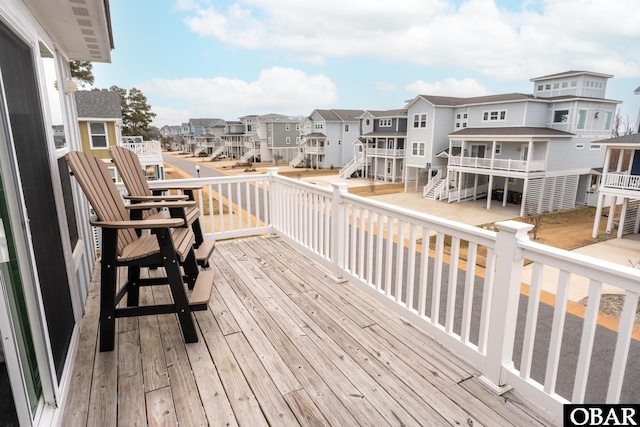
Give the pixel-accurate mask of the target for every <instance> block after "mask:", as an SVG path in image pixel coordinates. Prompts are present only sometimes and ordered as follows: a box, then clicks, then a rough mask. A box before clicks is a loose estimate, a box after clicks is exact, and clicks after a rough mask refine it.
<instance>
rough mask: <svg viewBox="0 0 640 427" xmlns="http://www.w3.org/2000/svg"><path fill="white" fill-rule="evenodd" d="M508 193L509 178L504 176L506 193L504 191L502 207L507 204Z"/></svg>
mask: <svg viewBox="0 0 640 427" xmlns="http://www.w3.org/2000/svg"><path fill="white" fill-rule="evenodd" d="M507 194H509V178H508V177H506V176H505V177H504V193H502V207H503V208H504V207H505V206H507Z"/></svg>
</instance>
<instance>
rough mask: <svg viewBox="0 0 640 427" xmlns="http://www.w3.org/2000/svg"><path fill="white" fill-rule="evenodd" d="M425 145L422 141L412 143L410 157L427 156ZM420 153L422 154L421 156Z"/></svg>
mask: <svg viewBox="0 0 640 427" xmlns="http://www.w3.org/2000/svg"><path fill="white" fill-rule="evenodd" d="M426 148H427V143H426V142H424V141H413V142H412V143H411V155H412V156H414V157H425V156H426V154H427V150H426ZM421 153H422V154H421Z"/></svg>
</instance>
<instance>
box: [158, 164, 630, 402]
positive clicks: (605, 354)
mask: <svg viewBox="0 0 640 427" xmlns="http://www.w3.org/2000/svg"><path fill="white" fill-rule="evenodd" d="M165 161H166V162H167V163H170V164H173V165H175V166H176V167H178V168H180V169H182V170H183V171H185V172H186V173H189V174H192V176H196V169H195V164H194V163H193V162H190V161H187V160H182V159H179V158H176V157H173V156H166V157H165ZM200 176H201V177H216V176H225V174H223V173H221V172H218V171H215V170H213V169H210V168H208V167H206V166H203V167H201V168H200ZM233 191H234V192H235V189H234V190H233ZM245 206H246V204H245ZM367 241H368V239H367V238H365V242H367ZM383 248H386V243H385V244H383ZM392 250H393V252H394V254H395V253H396V251H397V246H395V244H394V246H393V249H392ZM403 250H405V251H406V249H403ZM374 252H375V251H374ZM365 253H366V252H365ZM383 256H385V254H383ZM404 259H405V260H407V261H405V263H406V262H408V254H407V253H406V252H405V256H404ZM429 262H430V263H431V264H432V263H433V260H430V261H429ZM380 264H381V265H382V266H383V268H384V266H385V265H386V263H384V262H381V263H380ZM405 265H406V264H405ZM419 268H420V259H419V257H418V258H417V259H416V269H419ZM429 271H431V272H433V271H434V269H433V268H432V267H430V268H429ZM392 274H393V276H392V277H395V271H394V272H392ZM464 275H465V272H464V271H462V270H459V271H458V276H459V277H458V283H459V284H460V283H464V277H465V276H464ZM381 277H385V272H384V271H383V272H382V275H381ZM442 277H443V278H445V281H446V278H448V277H449V275H448V265H446V264H445V265H444V270H443V274H442ZM416 280H417V279H416ZM483 281H484V279H482V278H479V277H477V278H476V283H475V292H474V301H475V302H474V307H478V308H479V307H481V301H482V289H483ZM443 286H444V289H443V290H442V293H441V298H442V301H441V304H440V306H441V307H445V306H446V297H447V289H446V286H447V285H446V284H444V285H443ZM405 288H406V285H405ZM429 294H430V293H429ZM414 295H417V292H414ZM462 297H463V295H462V292H460V290H459V291H458V292H457V294H456V300H457V305H458V306H457V308H456V312H457V313H462V302H463V301H462ZM527 302H528V298H527V296H525V295H521V296H520V308H519V318H518V321H517V328H516V329H517V331H516V343H515V349H514V361H515V365H516V367H519V365H520V355H521V349H522V341H523V335H524V332H523V331H524V324H525V319H524V313H525V312H526V309H527ZM414 307H417V301H414ZM430 307H431V295H428V301H427V308H430ZM478 311H479V310H474V313H473V318H474V319H475V321H473V322H472V323H473V324H474V327H473V330H472V332H471V341H472V342H473V343H476V344H477V342H478V341H477V340H478V325H479V318H480V317H479V316H480V313H479V312H478ZM444 315H445V313H444V309H441V321H442V322H444ZM552 320H553V307H552V306H549V305H546V304H541V305H540V308H539V314H538V330H537V333H536V340H535V344H534V348H535V351H536V354H546V353H547V349H548V346H549V340H550V335H551V325H552ZM582 324H583V319H582V318H581V317H579V316H575V315H572V314H567V318H566V321H565V328H564V336H563V342H562V347H561V362H560V367H559V372H558V379H557V383H556V384H557V385H556V393H558V394H560V395H561V396H564V397H565V398H567V399H570V398H571V392H572V389H573V383H574V377H575V375H576V372H575V371H576V365H577V357H578V352H579V348H580V347H579V345H580V339H581V333H582ZM460 325H461V319H460V318H457V319H456V322H455V328H454V329H455V331H456V333H460ZM489 333H491V332H489ZM616 338H617V334H616V333H615V332H613V331H611V330H609V329H606V328H604V327H601V326H598V328H597V331H596V336H595V341H594V346H595V347H594V351H593V355H592V360H591V365H590V372H589V379H588V384H587V395H586V398H585V400H586V402H590V403H603V402H604V401H605V398H606V392H607V389H606V387H607V386H606V385H607V384H608V382H609V375H610V373H611V368H612V361H613V352H614V350H615V343H616ZM546 364H547V361H546V358H540V359H536V360H534V361H533V366H532V371H531V377H532V378H534V379H536V380H538V381H543V380H544V375H545V368H546ZM621 401H622V402H624V403H638V402H640V342H638V341H635V340H632V343H631V348H630V350H629V358H628V362H627V367H626V379H625V383H624V385H623V389H622V399H621Z"/></svg>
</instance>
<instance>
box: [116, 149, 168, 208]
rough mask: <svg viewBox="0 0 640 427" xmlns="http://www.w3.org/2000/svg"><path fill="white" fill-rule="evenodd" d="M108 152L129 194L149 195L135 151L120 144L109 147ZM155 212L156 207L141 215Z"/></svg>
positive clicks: (150, 192)
mask: <svg viewBox="0 0 640 427" xmlns="http://www.w3.org/2000/svg"><path fill="white" fill-rule="evenodd" d="M109 153H110V154H111V157H112V159H113V163H114V164H115V165H116V168H117V169H118V173H119V174H120V176H121V177H122V181H124V186H125V187H126V189H127V192H128V193H129V195H130V196H151V195H152V194H153V193H152V191H151V188H150V187H149V184H148V183H147V179H146V177H145V176H144V172H143V169H142V164H140V159H139V158H138V156H137V155H136V153H134V152H133V151H131V150H129V149H128V148H125V147H120V146H111V147H109ZM156 212H157V210H156V209H152V210H148V211H145V212H144V213H143V217H144V218H146V217H147V216H149V215H153V214H155V213H156Z"/></svg>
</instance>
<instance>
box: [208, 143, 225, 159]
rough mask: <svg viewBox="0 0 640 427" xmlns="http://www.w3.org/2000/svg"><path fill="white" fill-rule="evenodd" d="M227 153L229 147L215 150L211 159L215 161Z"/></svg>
mask: <svg viewBox="0 0 640 427" xmlns="http://www.w3.org/2000/svg"><path fill="white" fill-rule="evenodd" d="M226 151H227V147H226V146H224V145H223V146H222V147H218V148H216V149H215V151H214V152H213V153H211V158H212V159H215V158H216V157H218V156H219V155H220V154H224V153H226Z"/></svg>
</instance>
